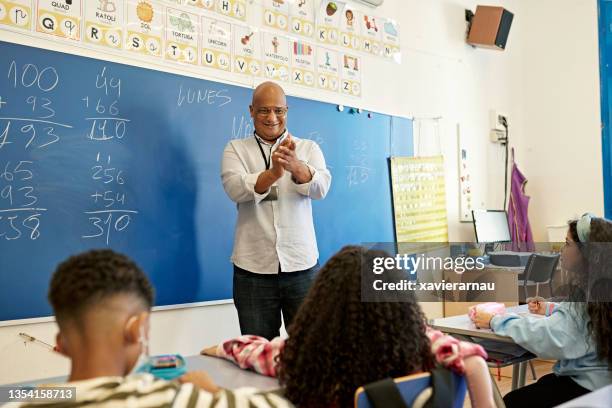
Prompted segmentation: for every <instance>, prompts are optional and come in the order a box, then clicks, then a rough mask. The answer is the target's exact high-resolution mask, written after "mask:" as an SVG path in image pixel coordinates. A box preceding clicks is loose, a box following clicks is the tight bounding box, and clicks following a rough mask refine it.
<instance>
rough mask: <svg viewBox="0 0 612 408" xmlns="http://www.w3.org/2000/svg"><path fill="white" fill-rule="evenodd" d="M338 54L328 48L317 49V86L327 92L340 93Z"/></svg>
mask: <svg viewBox="0 0 612 408" xmlns="http://www.w3.org/2000/svg"><path fill="white" fill-rule="evenodd" d="M338 58H339V57H338V52H337V51H333V50H330V49H328V48H323V47H318V48H317V86H318V87H319V88H320V89H325V90H326V91H332V92H338V88H339V85H340V78H339V77H338Z"/></svg>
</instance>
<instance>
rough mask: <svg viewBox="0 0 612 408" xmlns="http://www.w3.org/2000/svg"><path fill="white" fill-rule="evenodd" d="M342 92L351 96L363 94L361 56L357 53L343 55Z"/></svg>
mask: <svg viewBox="0 0 612 408" xmlns="http://www.w3.org/2000/svg"><path fill="white" fill-rule="evenodd" d="M340 88H341V92H342V93H343V94H346V95H351V96H357V97H359V96H361V58H360V57H358V56H356V55H350V54H344V55H342V83H341V87H340Z"/></svg>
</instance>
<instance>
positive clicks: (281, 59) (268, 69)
mask: <svg viewBox="0 0 612 408" xmlns="http://www.w3.org/2000/svg"><path fill="white" fill-rule="evenodd" d="M262 41H263V55H264V73H265V77H266V78H268V79H274V80H279V81H284V82H288V81H289V55H290V54H289V39H288V38H287V37H285V36H282V35H278V34H276V33H268V32H264V33H263V35H262Z"/></svg>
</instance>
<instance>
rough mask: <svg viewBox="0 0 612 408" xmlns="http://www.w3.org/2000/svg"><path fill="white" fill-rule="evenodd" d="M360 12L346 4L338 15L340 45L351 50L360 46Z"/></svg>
mask: <svg viewBox="0 0 612 408" xmlns="http://www.w3.org/2000/svg"><path fill="white" fill-rule="evenodd" d="M361 17H362V14H361V13H360V12H359V11H357V10H355V8H354V7H352V6H349V5H348V4H347V5H346V6H345V7H344V10H343V11H342V16H341V17H340V45H341V46H343V47H346V48H350V49H353V50H358V49H360V48H361V37H360V27H361V25H360V24H359V22H360V21H361Z"/></svg>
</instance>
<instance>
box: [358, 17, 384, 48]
mask: <svg viewBox="0 0 612 408" xmlns="http://www.w3.org/2000/svg"><path fill="white" fill-rule="evenodd" d="M382 20H383V19H381V18H379V17H376V16H372V15H367V14H363V15H362V17H361V36H362V42H361V50H362V51H364V52H367V53H370V54H373V55H380V53H381V41H382V29H383V21H382Z"/></svg>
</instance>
